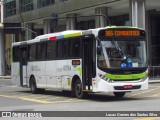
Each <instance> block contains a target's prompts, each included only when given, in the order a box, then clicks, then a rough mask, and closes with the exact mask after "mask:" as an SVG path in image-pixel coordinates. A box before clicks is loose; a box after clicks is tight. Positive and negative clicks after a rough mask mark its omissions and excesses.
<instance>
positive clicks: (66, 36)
mask: <svg viewBox="0 0 160 120" xmlns="http://www.w3.org/2000/svg"><path fill="white" fill-rule="evenodd" d="M80 35H81V33H80V32H77V33H73V34H67V35H64V38H69V37H75V36H80Z"/></svg>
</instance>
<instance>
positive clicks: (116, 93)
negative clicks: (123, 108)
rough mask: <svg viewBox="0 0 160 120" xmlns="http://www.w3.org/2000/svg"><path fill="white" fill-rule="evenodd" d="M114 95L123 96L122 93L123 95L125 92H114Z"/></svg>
mask: <svg viewBox="0 0 160 120" xmlns="http://www.w3.org/2000/svg"><path fill="white" fill-rule="evenodd" d="M114 95H115V96H116V97H119V98H120V97H123V96H124V95H125V92H114Z"/></svg>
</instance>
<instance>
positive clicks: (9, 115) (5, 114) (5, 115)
mask: <svg viewBox="0 0 160 120" xmlns="http://www.w3.org/2000/svg"><path fill="white" fill-rule="evenodd" d="M2 117H12V114H11V112H2Z"/></svg>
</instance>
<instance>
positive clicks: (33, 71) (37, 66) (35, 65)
mask: <svg viewBox="0 0 160 120" xmlns="http://www.w3.org/2000/svg"><path fill="white" fill-rule="evenodd" d="M45 64H46V63H45V61H36V62H28V67H27V73H28V75H30V76H31V75H33V76H34V77H35V80H36V84H37V88H46V79H45V68H46V66H45Z"/></svg>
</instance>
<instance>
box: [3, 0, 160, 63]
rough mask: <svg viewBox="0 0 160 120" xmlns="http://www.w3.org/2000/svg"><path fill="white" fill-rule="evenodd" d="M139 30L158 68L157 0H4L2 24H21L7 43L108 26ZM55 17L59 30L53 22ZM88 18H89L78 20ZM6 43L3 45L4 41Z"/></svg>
mask: <svg viewBox="0 0 160 120" xmlns="http://www.w3.org/2000/svg"><path fill="white" fill-rule="evenodd" d="M94 14H103V15H106V16H108V17H109V18H110V20H111V23H112V25H121V26H122V25H126V26H130V25H131V26H135V27H140V28H143V29H145V30H146V32H147V37H148V40H147V50H148V59H149V63H150V65H151V66H158V65H160V53H159V52H158V51H160V42H159V39H160V1H159V0H4V22H5V23H21V25H22V27H23V28H24V29H23V30H22V33H20V34H10V35H9V36H8V38H7V39H10V40H9V41H12V42H15V41H21V40H28V39H32V38H33V37H35V35H36V34H35V32H36V33H37V34H38V35H41V34H47V33H51V32H57V31H62V30H71V29H81V30H85V29H90V28H98V27H104V26H107V25H108V24H109V22H108V20H107V19H106V18H105V17H103V16H96V17H95V16H90V15H94ZM56 16H58V17H59V18H62V17H63V19H58V26H57V27H56V28H54V25H55V24H54V25H53V21H52V20H53V19H52V18H54V17H56ZM80 16H88V17H80ZM7 39H6V41H7Z"/></svg>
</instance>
